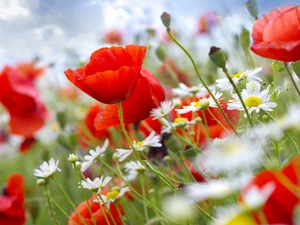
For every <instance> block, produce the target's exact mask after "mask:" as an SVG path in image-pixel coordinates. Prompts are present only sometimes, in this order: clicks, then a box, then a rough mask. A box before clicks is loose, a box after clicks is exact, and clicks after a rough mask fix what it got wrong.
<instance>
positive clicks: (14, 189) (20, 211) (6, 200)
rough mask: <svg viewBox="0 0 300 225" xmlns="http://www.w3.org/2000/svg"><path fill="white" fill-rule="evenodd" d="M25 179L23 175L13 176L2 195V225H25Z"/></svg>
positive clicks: (0, 203)
mask: <svg viewBox="0 0 300 225" xmlns="http://www.w3.org/2000/svg"><path fill="white" fill-rule="evenodd" d="M23 183H24V178H23V176H22V175H21V174H13V175H11V176H10V178H9V179H8V182H7V185H6V187H5V189H4V192H3V194H2V195H0V224H1V225H23V224H25V220H26V218H25V209H24V206H23V204H24V190H23Z"/></svg>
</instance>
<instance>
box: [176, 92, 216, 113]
mask: <svg viewBox="0 0 300 225" xmlns="http://www.w3.org/2000/svg"><path fill="white" fill-rule="evenodd" d="M212 93H213V95H214V96H215V98H216V100H217V101H219V100H221V99H222V93H220V92H215V91H212ZM208 107H213V108H217V105H216V103H215V101H214V100H213V98H212V97H211V96H210V97H209V98H202V99H200V100H199V101H197V102H192V103H191V104H190V105H189V106H183V109H175V111H177V112H178V113H179V114H185V113H188V112H196V111H199V110H201V109H206V108H208Z"/></svg>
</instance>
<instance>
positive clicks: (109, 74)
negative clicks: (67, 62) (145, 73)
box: [65, 45, 146, 104]
mask: <svg viewBox="0 0 300 225" xmlns="http://www.w3.org/2000/svg"><path fill="white" fill-rule="evenodd" d="M145 54H146V47H144V46H138V45H127V46H126V48H122V47H111V48H101V49H99V50H97V51H95V52H94V53H93V54H92V55H91V58H90V62H89V63H88V64H87V65H86V66H84V67H81V68H78V69H76V70H71V69H68V70H66V71H65V74H66V76H67V78H68V79H69V80H70V81H71V82H72V83H73V84H74V85H75V86H77V87H78V88H79V89H81V90H82V91H83V92H85V93H86V94H88V95H90V96H91V97H93V98H95V99H96V100H98V101H99V102H102V103H105V104H114V103H118V102H121V101H125V100H127V99H128V98H129V97H130V96H131V94H132V93H133V91H134V89H135V86H136V84H137V81H138V79H139V77H140V70H141V67H142V63H143V59H144V57H145Z"/></svg>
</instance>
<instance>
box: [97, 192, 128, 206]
mask: <svg viewBox="0 0 300 225" xmlns="http://www.w3.org/2000/svg"><path fill="white" fill-rule="evenodd" d="M128 191H130V188H129V187H124V188H121V190H120V191H117V190H114V191H110V192H108V193H107V194H106V195H101V198H102V200H103V201H102V200H101V198H100V197H97V199H95V200H94V202H98V203H99V204H101V205H103V204H106V206H107V208H108V209H109V207H110V203H111V202H115V201H116V200H117V199H119V198H121V197H122V196H123V195H124V194H125V193H126V192H128Z"/></svg>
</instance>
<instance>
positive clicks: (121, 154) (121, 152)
mask: <svg viewBox="0 0 300 225" xmlns="http://www.w3.org/2000/svg"><path fill="white" fill-rule="evenodd" d="M116 150H117V158H118V159H119V162H122V161H124V160H125V159H126V158H127V157H128V156H130V155H131V153H132V152H133V151H132V150H131V149H122V148H117V149H116Z"/></svg>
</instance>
